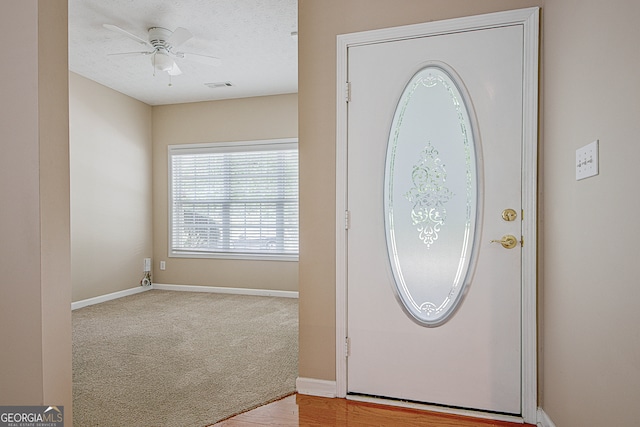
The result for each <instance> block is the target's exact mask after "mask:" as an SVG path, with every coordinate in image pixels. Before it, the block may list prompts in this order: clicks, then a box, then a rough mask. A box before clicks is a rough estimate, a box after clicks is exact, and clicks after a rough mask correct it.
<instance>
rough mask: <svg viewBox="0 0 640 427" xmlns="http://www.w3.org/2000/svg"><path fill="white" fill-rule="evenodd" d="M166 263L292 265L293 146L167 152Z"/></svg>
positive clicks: (290, 142)
mask: <svg viewBox="0 0 640 427" xmlns="http://www.w3.org/2000/svg"><path fill="white" fill-rule="evenodd" d="M169 180H170V182H169V193H170V195H169V211H170V212H169V228H170V230H169V247H170V249H169V255H170V256H177V257H222V258H258V259H265V258H266V259H297V256H298V143H297V140H296V139H285V140H270V141H250V142H241V143H214V144H191V145H172V146H169Z"/></svg>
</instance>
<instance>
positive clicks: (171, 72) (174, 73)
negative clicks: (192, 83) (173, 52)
mask: <svg viewBox="0 0 640 427" xmlns="http://www.w3.org/2000/svg"><path fill="white" fill-rule="evenodd" d="M167 73H168V74H169V75H170V76H178V75H180V74H182V71H181V70H180V68H178V64H176V63H175V61H174V62H173V67H171V69H170V70H169V71H167Z"/></svg>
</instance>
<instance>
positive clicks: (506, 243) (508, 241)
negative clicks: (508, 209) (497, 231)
mask: <svg viewBox="0 0 640 427" xmlns="http://www.w3.org/2000/svg"><path fill="white" fill-rule="evenodd" d="M491 243H500V244H501V245H502V247H503V248H505V249H513V248H515V247H516V246H518V239H516V236H513V235H511V234H506V235H504V236H502V239H500V240H492V241H491Z"/></svg>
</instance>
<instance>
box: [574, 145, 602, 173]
mask: <svg viewBox="0 0 640 427" xmlns="http://www.w3.org/2000/svg"><path fill="white" fill-rule="evenodd" d="M595 175H598V140H597V139H596V140H595V141H593V142H592V143H591V144H587V145H585V146H584V147H582V148H578V149H577V150H576V181H578V180H581V179H585V178H589V177H590V176H595Z"/></svg>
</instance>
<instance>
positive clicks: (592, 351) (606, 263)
mask: <svg viewBox="0 0 640 427" xmlns="http://www.w3.org/2000/svg"><path fill="white" fill-rule="evenodd" d="M545 6H546V7H545V9H544V11H543V17H544V41H543V43H544V56H543V60H544V63H543V73H544V103H543V116H544V142H543V150H544V152H543V158H544V163H543V167H542V170H541V180H542V181H543V185H542V189H543V201H544V210H543V217H542V218H541V221H542V226H543V233H542V238H543V240H544V256H543V258H544V277H543V282H542V283H543V286H544V303H543V314H544V317H543V318H544V332H543V334H544V335H543V336H544V341H543V345H544V350H543V362H544V377H543V384H544V396H543V399H544V402H543V406H544V409H545V411H546V412H547V413H548V414H549V415H550V416H551V419H552V420H553V421H554V422H555V423H556V425H557V426H558V427H569V426H605V425H606V426H635V425H638V420H639V419H640V406H639V405H638V398H639V397H640V303H639V301H640V276H639V274H638V271H637V263H638V258H639V256H640V249H638V242H639V241H640V226H639V225H638V216H637V213H638V212H640V197H638V183H640V168H639V167H638V166H637V162H636V160H637V159H638V158H640V143H639V141H638V135H640V119H639V118H640V77H639V73H638V69H640V50H639V49H638V40H640V26H638V19H640V3H639V2H637V1H635V0H613V1H608V2H600V1H587V2H583V1H577V0H561V1H558V0H553V1H547V2H545ZM595 139H599V140H600V175H598V176H597V177H594V178H589V179H587V180H584V181H576V180H575V173H574V166H573V165H574V161H575V150H576V148H578V147H581V146H583V145H585V144H587V143H589V142H591V141H593V140H595Z"/></svg>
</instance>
